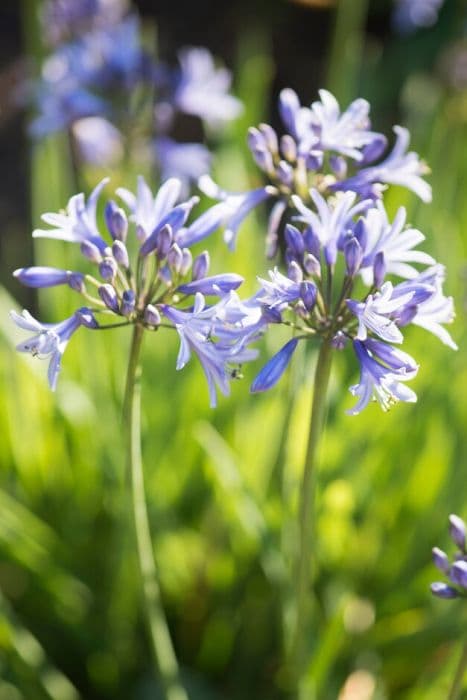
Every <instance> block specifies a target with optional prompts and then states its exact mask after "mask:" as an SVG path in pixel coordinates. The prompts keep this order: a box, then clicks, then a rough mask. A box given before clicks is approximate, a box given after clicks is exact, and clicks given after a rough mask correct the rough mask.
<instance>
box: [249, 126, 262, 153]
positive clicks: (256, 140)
mask: <svg viewBox="0 0 467 700" xmlns="http://www.w3.org/2000/svg"><path fill="white" fill-rule="evenodd" d="M247 143H248V148H249V149H250V151H256V150H257V149H261V150H265V147H266V143H265V140H264V136H263V134H262V133H261V132H260V130H259V129H257V128H256V127H255V126H251V127H250V128H249V129H248V134H247Z"/></svg>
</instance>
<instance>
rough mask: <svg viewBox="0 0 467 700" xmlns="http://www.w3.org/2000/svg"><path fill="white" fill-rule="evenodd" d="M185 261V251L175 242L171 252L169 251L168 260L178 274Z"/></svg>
mask: <svg viewBox="0 0 467 700" xmlns="http://www.w3.org/2000/svg"><path fill="white" fill-rule="evenodd" d="M182 261H183V253H182V251H181V248H180V246H179V245H177V243H173V244H172V247H171V248H170V250H169V252H168V253H167V262H168V264H169V265H170V267H171V268H172V270H173V271H174V272H175V273H176V274H177V275H178V273H179V272H180V269H181V266H182Z"/></svg>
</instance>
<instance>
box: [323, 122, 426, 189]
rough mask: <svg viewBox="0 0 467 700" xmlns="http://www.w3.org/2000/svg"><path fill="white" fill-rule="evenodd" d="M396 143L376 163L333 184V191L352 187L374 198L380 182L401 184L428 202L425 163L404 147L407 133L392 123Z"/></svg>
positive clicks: (379, 187) (408, 138) (406, 145)
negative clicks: (423, 177) (384, 156)
mask: <svg viewBox="0 0 467 700" xmlns="http://www.w3.org/2000/svg"><path fill="white" fill-rule="evenodd" d="M394 132H395V134H396V143H395V144H394V147H393V149H392V151H391V153H390V154H389V155H388V156H387V157H386V158H385V160H383V161H382V162H381V163H378V164H377V165H372V166H370V167H368V168H362V169H361V170H359V171H358V173H357V174H356V175H355V176H353V177H351V178H349V179H347V180H343V181H342V182H339V183H337V184H336V185H333V189H335V190H344V191H345V190H352V191H353V192H357V193H358V194H359V195H360V196H361V197H375V198H377V197H378V196H379V195H380V192H381V185H383V184H387V185H401V186H402V187H407V189H409V190H411V191H412V192H414V193H415V194H416V195H417V196H418V197H420V199H421V200H422V201H423V202H431V187H430V185H429V184H428V183H427V182H425V180H423V179H422V177H421V176H422V175H425V174H426V173H427V172H428V169H427V167H426V165H425V164H424V163H423V162H422V161H420V158H419V157H418V155H417V154H416V153H414V152H413V151H410V152H408V153H407V148H408V146H409V143H410V134H409V132H408V130H407V129H404V127H402V126H395V127H394Z"/></svg>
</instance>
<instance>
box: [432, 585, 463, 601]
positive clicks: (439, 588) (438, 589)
mask: <svg viewBox="0 0 467 700" xmlns="http://www.w3.org/2000/svg"><path fill="white" fill-rule="evenodd" d="M430 588H431V592H432V593H433V595H435V596H436V597H437V598H447V599H450V598H458V597H459V593H458V592H457V591H456V589H455V588H452V586H448V584H447V583H442V582H441V581H436V582H435V583H432V584H431V586H430Z"/></svg>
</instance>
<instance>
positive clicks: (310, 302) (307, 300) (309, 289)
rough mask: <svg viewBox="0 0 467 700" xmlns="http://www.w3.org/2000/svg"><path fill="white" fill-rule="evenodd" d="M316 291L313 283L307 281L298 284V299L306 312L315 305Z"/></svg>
mask: <svg viewBox="0 0 467 700" xmlns="http://www.w3.org/2000/svg"><path fill="white" fill-rule="evenodd" d="M316 295H317V289H316V285H315V284H313V282H308V281H307V280H305V281H303V282H301V283H300V297H301V300H302V301H303V303H304V305H305V308H306V310H307V311H311V310H312V309H313V307H314V305H315V304H316Z"/></svg>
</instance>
